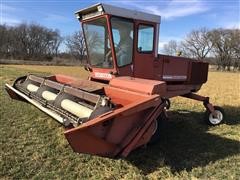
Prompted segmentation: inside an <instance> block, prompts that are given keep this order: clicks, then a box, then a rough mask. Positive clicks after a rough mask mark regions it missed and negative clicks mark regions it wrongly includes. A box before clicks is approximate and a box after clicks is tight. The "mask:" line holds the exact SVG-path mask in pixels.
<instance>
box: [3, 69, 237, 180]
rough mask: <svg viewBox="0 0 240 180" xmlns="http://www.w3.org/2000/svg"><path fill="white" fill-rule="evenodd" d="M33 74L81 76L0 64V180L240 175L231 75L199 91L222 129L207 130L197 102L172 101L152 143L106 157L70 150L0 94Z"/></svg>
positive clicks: (42, 118) (32, 111)
mask: <svg viewBox="0 0 240 180" xmlns="http://www.w3.org/2000/svg"><path fill="white" fill-rule="evenodd" d="M36 71H38V72H47V73H63V74H68V75H74V76H81V77H86V76H87V75H86V73H85V72H83V69H82V68H81V67H57V66H47V67H46V66H0V81H1V91H0V103H1V109H0V115H1V119H0V123H1V129H0V140H1V141H0V178H1V179H30V178H31V179H32V178H35V179H43V178H44V179H55V178H58V179H76V178H79V179H89V178H90V179H161V178H162V179H166V178H168V179H195V178H200V179H239V178H240V171H239V169H240V74H239V73H223V72H210V73H209V81H208V83H207V84H205V85H204V86H203V88H202V89H201V91H200V92H199V93H200V94H203V95H207V96H210V97H211V102H212V103H213V104H215V105H220V106H222V107H223V108H224V109H225V111H226V119H227V123H226V124H222V125H220V126H217V127H208V126H206V125H205V124H204V123H203V120H202V118H203V113H204V108H203V106H202V104H201V103H198V102H195V101H192V100H187V99H184V98H174V99H173V100H172V108H171V111H170V112H169V116H170V119H171V120H170V121H169V123H168V124H167V126H166V128H165V129H164V130H163V131H164V132H163V134H164V137H162V139H161V141H159V143H157V144H155V145H151V146H148V147H147V148H146V149H139V150H136V151H135V152H133V153H132V154H131V155H130V156H129V157H128V158H126V159H108V158H102V157H96V156H90V155H84V154H76V153H74V152H72V150H71V149H70V147H69V145H68V143H67V141H66V140H65V139H64V136H63V129H62V128H61V127H60V126H59V125H58V124H57V123H56V122H55V121H53V120H52V119H51V118H49V117H48V116H46V115H44V114H43V113H42V112H40V111H39V110H37V109H36V108H34V107H32V106H31V105H29V104H26V103H23V102H17V101H13V100H11V99H10V98H9V97H8V96H7V94H6V92H5V91H3V85H4V83H5V82H11V81H13V80H14V79H15V78H16V77H17V76H20V75H24V74H26V73H29V72H36ZM96 148H97V147H96Z"/></svg>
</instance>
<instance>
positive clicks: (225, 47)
mask: <svg viewBox="0 0 240 180" xmlns="http://www.w3.org/2000/svg"><path fill="white" fill-rule="evenodd" d="M236 32H237V33H236ZM236 32H233V30H230V29H215V30H212V31H211V41H212V43H213V52H214V53H215V57H216V59H217V65H218V69H220V68H222V69H224V70H225V69H226V68H227V70H229V71H230V69H231V66H233V62H234V61H233V60H234V59H239V31H236ZM238 61H239V60H237V62H238Z"/></svg>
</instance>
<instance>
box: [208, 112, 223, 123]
mask: <svg viewBox="0 0 240 180" xmlns="http://www.w3.org/2000/svg"><path fill="white" fill-rule="evenodd" d="M214 112H215V113H216V117H214V116H213V113H211V114H209V121H210V122H211V123H212V124H214V125H215V124H219V123H221V121H222V120H223V114H222V112H221V111H219V110H215V111H214Z"/></svg>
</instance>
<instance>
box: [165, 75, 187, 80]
mask: <svg viewBox="0 0 240 180" xmlns="http://www.w3.org/2000/svg"><path fill="white" fill-rule="evenodd" d="M163 79H178V80H185V79H187V76H174V75H163Z"/></svg>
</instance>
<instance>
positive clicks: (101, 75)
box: [94, 72, 112, 79]
mask: <svg viewBox="0 0 240 180" xmlns="http://www.w3.org/2000/svg"><path fill="white" fill-rule="evenodd" d="M94 76H95V77H98V78H104V79H112V75H111V74H108V73H101V72H95V73H94Z"/></svg>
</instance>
